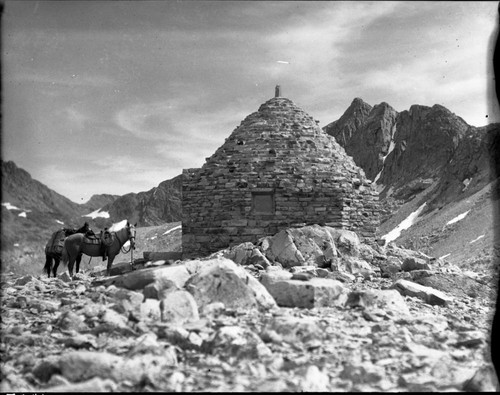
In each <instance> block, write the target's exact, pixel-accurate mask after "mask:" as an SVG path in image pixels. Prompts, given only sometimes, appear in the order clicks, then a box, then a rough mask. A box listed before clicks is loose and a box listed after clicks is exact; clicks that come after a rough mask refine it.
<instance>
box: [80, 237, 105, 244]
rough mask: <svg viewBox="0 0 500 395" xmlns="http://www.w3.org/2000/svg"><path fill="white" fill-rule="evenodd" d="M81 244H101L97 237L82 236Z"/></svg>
mask: <svg viewBox="0 0 500 395" xmlns="http://www.w3.org/2000/svg"><path fill="white" fill-rule="evenodd" d="M83 242H84V243H85V244H97V245H99V244H101V239H100V238H99V237H97V236H84V237H83Z"/></svg>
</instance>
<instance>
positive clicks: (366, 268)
mask: <svg viewBox="0 0 500 395" xmlns="http://www.w3.org/2000/svg"><path fill="white" fill-rule="evenodd" d="M332 270H334V271H344V272H347V273H351V274H353V275H355V276H356V275H361V276H363V277H364V278H369V277H371V276H373V275H375V270H374V269H373V267H372V266H371V265H370V264H369V263H368V262H366V261H364V260H363V259H361V258H357V257H354V256H343V257H340V258H336V259H335V260H334V262H332Z"/></svg>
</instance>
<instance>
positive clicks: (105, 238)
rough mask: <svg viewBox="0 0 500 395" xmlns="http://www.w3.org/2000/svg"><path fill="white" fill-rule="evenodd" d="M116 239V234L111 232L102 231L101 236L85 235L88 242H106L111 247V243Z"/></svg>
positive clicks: (97, 243) (85, 241)
mask: <svg viewBox="0 0 500 395" xmlns="http://www.w3.org/2000/svg"><path fill="white" fill-rule="evenodd" d="M114 240H115V235H114V234H113V233H111V232H107V231H105V232H101V234H100V235H99V236H97V235H95V236H91V235H87V236H84V237H83V242H84V243H86V244H96V245H100V244H104V245H105V246H106V247H109V246H110V245H111V244H113V241H114Z"/></svg>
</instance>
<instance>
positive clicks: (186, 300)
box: [160, 290, 200, 325]
mask: <svg viewBox="0 0 500 395" xmlns="http://www.w3.org/2000/svg"><path fill="white" fill-rule="evenodd" d="M160 312H161V320H162V321H163V322H169V323H173V324H179V325H182V324H183V323H184V322H186V321H196V320H199V318H200V317H199V315H198V306H197V305H196V301H195V300H194V298H193V296H192V295H191V294H190V293H189V292H187V291H184V290H175V291H172V292H169V293H168V294H167V295H166V296H165V297H164V298H163V299H162V300H161V301H160Z"/></svg>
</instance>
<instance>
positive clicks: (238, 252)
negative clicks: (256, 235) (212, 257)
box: [223, 242, 271, 268]
mask: <svg viewBox="0 0 500 395" xmlns="http://www.w3.org/2000/svg"><path fill="white" fill-rule="evenodd" d="M223 257H225V258H227V259H230V260H232V261H233V262H235V263H237V264H238V265H243V266H246V265H256V264H258V265H261V266H262V267H263V268H266V267H268V266H270V265H271V263H270V262H269V260H268V259H267V258H266V257H265V256H264V255H263V254H262V252H260V250H259V249H258V248H257V247H256V246H254V245H253V244H252V243H250V242H247V243H242V244H238V245H237V246H234V247H231V248H229V249H227V250H225V251H224V252H223Z"/></svg>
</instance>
